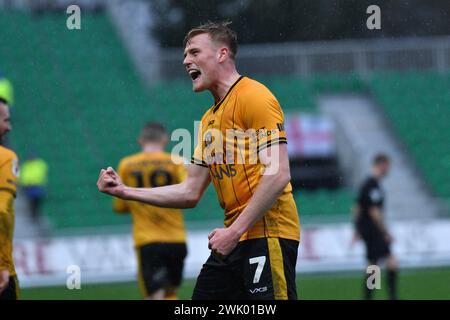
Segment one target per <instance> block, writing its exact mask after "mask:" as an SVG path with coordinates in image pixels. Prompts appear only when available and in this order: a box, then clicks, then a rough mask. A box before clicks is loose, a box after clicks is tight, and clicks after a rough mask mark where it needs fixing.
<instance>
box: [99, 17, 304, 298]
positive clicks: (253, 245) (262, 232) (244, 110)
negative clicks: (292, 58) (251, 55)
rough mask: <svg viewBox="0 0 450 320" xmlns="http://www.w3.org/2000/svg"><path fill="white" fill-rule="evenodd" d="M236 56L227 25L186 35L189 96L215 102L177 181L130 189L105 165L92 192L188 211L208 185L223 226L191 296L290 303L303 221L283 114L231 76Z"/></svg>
mask: <svg viewBox="0 0 450 320" xmlns="http://www.w3.org/2000/svg"><path fill="white" fill-rule="evenodd" d="M236 53H237V39H236V35H235V33H234V32H233V31H232V30H231V29H230V28H228V26H227V23H207V24H205V25H202V26H199V27H197V28H194V29H192V30H191V31H189V33H188V34H187V36H186V38H185V49H184V61H183V64H184V66H185V67H186V71H187V72H188V73H189V75H190V76H191V79H192V83H193V90H194V91H195V92H200V91H204V90H208V91H210V92H211V94H212V96H213V98H214V105H213V106H212V107H211V108H210V109H209V110H208V111H206V113H205V114H204V116H203V117H202V121H201V128H200V136H199V144H198V145H197V147H196V149H195V151H194V157H193V159H192V164H191V165H190V166H189V168H188V177H187V179H186V180H185V181H184V182H183V183H180V184H175V185H171V186H166V187H161V188H152V189H145V188H129V187H126V186H125V185H124V184H123V183H122V181H121V180H120V177H119V176H118V175H117V174H116V173H115V171H114V170H113V169H112V168H107V169H106V170H105V169H104V170H101V172H100V176H99V180H98V182H97V185H98V188H99V190H100V191H101V192H105V193H108V194H111V195H114V196H117V197H120V198H122V199H128V200H135V201H140V202H145V203H150V204H153V205H157V206H166V207H178V208H188V207H189V208H190V207H195V205H196V204H197V203H198V201H199V200H200V198H201V196H202V195H203V192H204V191H205V189H206V187H207V186H208V185H209V183H210V182H212V183H213V185H214V187H215V190H216V193H217V197H218V200H219V202H220V205H221V206H222V208H223V209H224V211H225V212H224V213H225V221H224V224H225V226H224V228H217V229H215V230H213V231H212V232H211V233H210V234H209V236H208V238H209V248H210V249H211V255H210V257H209V258H208V260H207V261H206V263H205V264H204V265H203V268H202V270H201V272H200V275H199V276H198V279H197V284H196V286H195V289H194V293H193V296H192V298H193V299H268V300H272V299H296V298H297V292H296V286H295V265H296V261H297V250H298V245H299V241H300V224H299V219H298V214H297V208H296V206H295V202H294V199H293V196H292V192H291V190H292V187H291V184H290V170H289V161H288V155H287V147H286V142H287V141H286V134H285V132H284V115H283V112H282V110H281V107H280V105H279V103H278V101H277V99H276V98H275V97H274V96H273V94H272V93H271V92H270V90H269V89H267V88H266V87H265V86H264V85H262V84H261V83H259V82H257V81H255V80H252V79H250V78H248V77H243V76H241V75H240V74H239V73H238V72H237V70H236V65H235V57H236ZM230 132H231V133H234V134H236V135H237V136H239V135H240V134H244V133H248V137H247V138H245V139H244V142H245V143H244V144H243V145H244V148H241V147H238V148H234V149H233V148H231V149H232V152H228V151H229V147H230V146H231V147H233V146H235V145H236V144H238V145H241V143H240V142H239V139H237V143H235V142H236V139H235V137H233V136H232V135H231V137H230V135H229V133H230ZM241 142H242V141H241ZM255 155H256V157H254V156H255ZM254 158H256V161H253V160H255V159H254Z"/></svg>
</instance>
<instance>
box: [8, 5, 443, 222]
mask: <svg viewBox="0 0 450 320" xmlns="http://www.w3.org/2000/svg"><path fill="white" fill-rule="evenodd" d="M0 28H1V30H2V34H3V37H4V43H7V44H8V45H5V46H2V47H1V48H0V63H1V65H0V68H1V69H2V70H3V71H4V72H5V73H7V74H8V75H9V76H10V78H11V80H12V82H13V83H14V85H15V88H16V97H17V98H16V105H15V106H14V108H13V124H14V125H15V127H16V130H15V131H14V132H13V133H12V135H11V143H12V146H13V148H14V149H15V150H17V152H18V154H19V155H20V156H21V157H25V156H26V155H27V153H28V152H30V151H33V150H36V151H38V152H39V154H40V155H42V157H43V158H45V159H46V160H47V161H48V163H49V167H50V177H49V197H48V200H47V202H46V204H45V207H44V210H43V211H44V213H45V215H46V216H47V217H48V218H49V220H50V221H51V224H52V227H53V228H54V230H64V229H66V228H77V227H98V226H114V225H123V224H128V223H129V219H127V218H123V217H117V216H115V215H114V214H112V213H111V210H110V206H111V204H110V199H109V198H108V197H105V196H103V195H101V194H99V193H98V191H97V189H96V186H95V181H96V179H97V175H98V171H99V168H101V167H102V166H105V165H112V166H115V165H116V164H117V161H118V160H119V159H120V158H121V157H123V156H124V155H127V154H130V153H132V152H135V151H137V150H138V148H137V145H135V140H136V136H137V134H138V132H139V129H140V127H141V126H142V125H143V124H144V123H145V122H146V121H148V120H156V119H157V120H158V121H161V122H163V123H165V124H166V125H167V127H168V129H169V130H173V129H176V128H186V129H188V130H189V131H190V132H193V122H192V119H196V120H200V119H199V118H200V116H201V114H202V112H203V111H204V110H205V107H207V106H208V105H209V104H210V103H211V100H210V97H209V95H208V94H207V93H203V94H198V95H194V94H192V91H191V86H190V83H189V82H188V81H181V80H179V81H171V82H170V83H159V84H158V85H156V86H154V87H152V88H151V89H150V90H148V89H146V88H145V87H144V86H143V84H142V83H141V81H140V79H139V78H138V76H137V74H136V73H135V71H134V69H133V67H132V65H131V63H130V61H129V59H128V56H127V53H126V52H125V50H124V48H123V46H122V45H121V43H120V41H119V39H118V38H117V36H116V33H115V30H114V29H113V27H112V25H111V24H110V22H109V21H108V18H107V17H106V16H103V15H96V16H95V18H94V17H93V16H90V15H89V14H85V15H84V16H83V27H82V30H79V31H71V30H68V29H67V28H66V27H65V20H64V19H63V18H61V17H56V16H52V15H43V16H40V17H34V18H33V19H30V17H29V14H28V13H23V12H22V13H19V12H9V13H8V14H4V13H0ZM36 30H39V32H38V31H36ZM106 56H108V59H104V57H106ZM180 67H181V63H180ZM258 79H259V80H262V81H263V82H264V83H265V84H266V85H267V86H268V87H270V88H271V89H272V90H273V92H274V93H275V95H276V96H277V97H278V99H279V100H280V102H281V104H282V106H283V108H284V109H285V111H293V110H295V111H297V110H301V111H307V112H316V106H315V103H314V95H315V94H317V93H320V92H324V91H332V92H344V91H362V90H367V89H368V86H367V85H366V84H364V82H363V81H361V79H360V78H359V77H358V76H355V75H345V76H342V75H341V76H326V77H325V76H321V77H314V78H311V79H310V80H308V81H303V80H302V81H301V80H299V79H297V78H295V77H286V76H284V77H271V78H264V77H258ZM368 84H369V88H370V89H371V90H372V92H373V93H374V95H375V96H376V97H377V98H378V99H379V102H380V103H381V105H382V106H383V108H384V110H385V111H386V115H387V116H388V118H389V119H391V120H392V123H393V124H394V127H395V128H396V130H398V133H399V134H400V136H401V137H402V139H404V141H405V142H406V144H407V145H408V147H409V149H410V151H411V154H412V155H413V156H414V157H415V159H417V164H418V165H419V167H420V168H422V170H423V172H424V174H425V176H426V178H427V179H428V181H429V182H430V184H431V185H432V186H433V188H434V190H435V191H436V194H437V195H439V196H441V197H444V198H447V199H448V198H449V197H450V184H449V183H450V182H449V181H450V179H449V178H450V177H449V174H450V170H449V169H450V158H449V156H448V154H445V153H446V150H448V147H447V146H448V145H449V142H450V140H449V137H448V135H445V134H442V132H445V129H446V128H447V124H448V122H449V120H450V119H448V118H446V117H448V115H445V116H442V114H441V113H439V112H438V110H439V108H447V107H448V104H449V103H450V93H449V90H448V87H449V84H450V79H449V77H448V76H447V77H444V76H439V75H436V74H432V73H430V74H418V73H410V74H407V75H404V74H380V75H376V76H375V77H374V78H373V79H372V80H370V81H369V82H368ZM407 88H414V89H413V90H411V89H409V90H408V89H407ZM431 104H433V105H436V106H439V108H428V106H429V105H431ZM430 124H432V125H433V127H434V128H436V129H439V130H433V131H432V132H429V130H428V129H429V128H430ZM174 143H176V142H174ZM172 145H173V144H172ZM436 159H440V160H438V161H436ZM215 197H216V196H215V194H214V191H213V190H212V188H210V189H208V191H207V194H206V196H205V197H204V199H203V200H202V202H201V204H200V206H199V207H198V208H196V209H192V210H188V211H187V214H186V218H187V220H188V221H204V220H208V219H209V220H211V219H221V218H222V211H221V209H220V208H219V207H218V205H217V201H216V198H215ZM295 198H296V201H297V204H298V206H299V210H300V212H301V215H302V216H306V217H312V216H330V217H331V216H333V215H336V214H347V213H348V211H349V208H350V205H351V202H352V196H351V193H350V192H349V191H348V190H346V189H341V190H339V191H319V192H303V191H302V192H296V193H295Z"/></svg>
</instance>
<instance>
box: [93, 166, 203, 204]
mask: <svg viewBox="0 0 450 320" xmlns="http://www.w3.org/2000/svg"><path fill="white" fill-rule="evenodd" d="M209 182H210V176H209V170H208V169H207V168H205V167H202V166H198V165H194V164H191V165H189V166H188V175H187V178H186V180H184V181H183V182H181V183H178V184H173V185H168V186H164V187H157V188H131V187H127V186H125V185H124V184H123V182H122V180H121V178H120V176H119V175H118V174H117V173H116V172H115V171H114V169H113V168H111V167H109V168H107V169H102V170H101V171H100V176H99V178H98V181H97V187H98V190H99V191H100V192H103V193H107V194H109V195H112V196H115V197H118V198H121V199H124V200H134V201H139V202H144V203H147V204H151V205H154V206H159V207H167V208H193V207H195V206H196V205H197V203H198V201H199V200H200V198H201V197H202V195H203V192H204V191H205V190H206V188H207V186H208V184H209Z"/></svg>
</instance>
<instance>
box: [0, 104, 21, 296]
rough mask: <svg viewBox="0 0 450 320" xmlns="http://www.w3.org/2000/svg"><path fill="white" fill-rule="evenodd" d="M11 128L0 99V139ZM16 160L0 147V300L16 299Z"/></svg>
mask: <svg viewBox="0 0 450 320" xmlns="http://www.w3.org/2000/svg"><path fill="white" fill-rule="evenodd" d="M9 131H11V124H10V119H9V109H8V104H7V102H6V100H4V99H2V98H0V140H2V139H3V138H4V137H5V135H6V134H7V133H8V132H9ZM18 176H19V163H18V159H17V156H16V154H15V153H14V152H13V151H11V150H9V149H6V148H5V147H2V146H0V300H16V299H18V298H19V282H18V280H17V275H16V271H15V269H14V260H13V235H14V198H15V197H16V189H17V179H18Z"/></svg>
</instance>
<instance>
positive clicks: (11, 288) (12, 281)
mask: <svg viewBox="0 0 450 320" xmlns="http://www.w3.org/2000/svg"><path fill="white" fill-rule="evenodd" d="M19 292H20V291H19V280H18V279H17V276H10V277H9V282H8V286H7V287H6V289H5V290H3V292H2V293H1V294H0V300H18V299H19V296H20V293H19Z"/></svg>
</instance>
